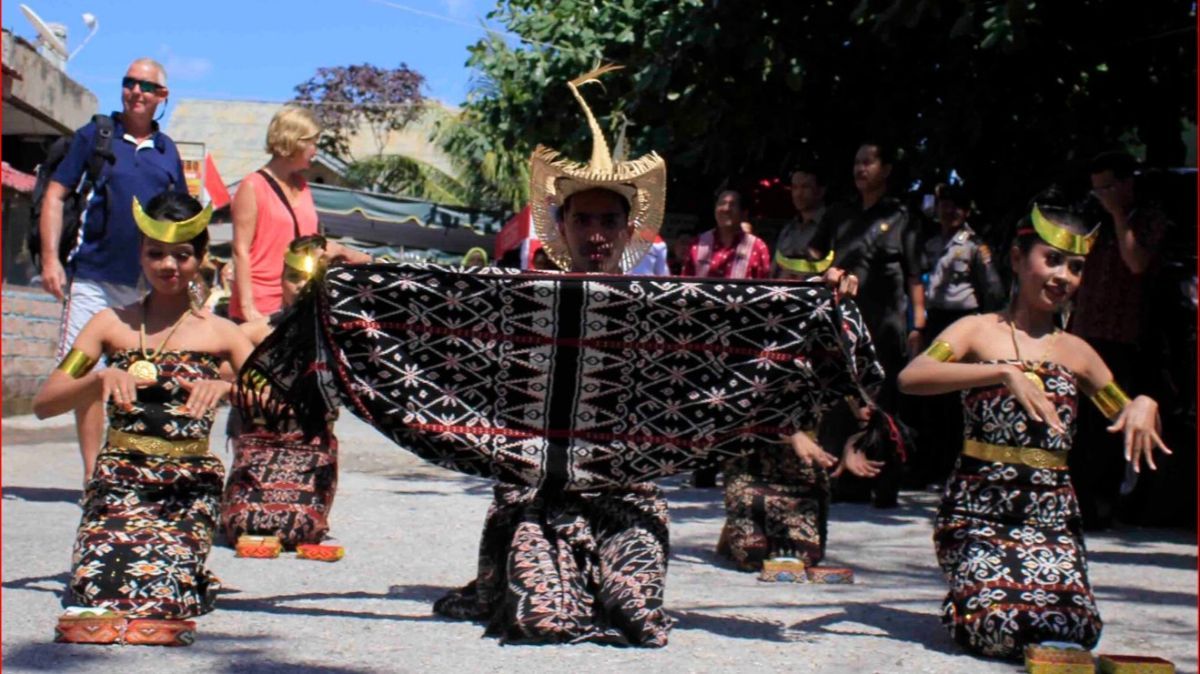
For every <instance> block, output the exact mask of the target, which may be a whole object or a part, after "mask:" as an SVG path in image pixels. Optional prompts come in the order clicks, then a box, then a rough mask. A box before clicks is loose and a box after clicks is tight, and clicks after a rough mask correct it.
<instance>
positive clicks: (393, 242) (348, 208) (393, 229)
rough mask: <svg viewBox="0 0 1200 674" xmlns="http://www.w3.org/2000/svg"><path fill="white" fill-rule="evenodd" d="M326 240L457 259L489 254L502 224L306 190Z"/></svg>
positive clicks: (433, 207) (480, 216)
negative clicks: (346, 239)
mask: <svg viewBox="0 0 1200 674" xmlns="http://www.w3.org/2000/svg"><path fill="white" fill-rule="evenodd" d="M309 187H310V188H311V189H312V195H313V202H314V203H315V204H316V207H317V216H318V218H319V219H320V222H321V225H322V227H323V228H324V231H325V233H326V234H328V235H331V236H345V237H353V238H355V239H358V240H359V241H364V242H374V243H378V244H383V245H387V246H392V247H404V248H415V249H422V250H428V249H433V250H439V251H444V252H446V253H456V254H460V255H461V254H463V253H466V252H467V251H468V250H470V249H471V248H474V247H476V246H478V247H481V248H483V249H485V250H491V249H492V244H493V242H494V240H495V238H496V234H495V233H496V232H497V231H498V230H499V229H500V226H501V225H502V224H503V221H502V220H501V219H500V218H499V217H498V216H497V215H496V214H493V213H489V212H486V211H477V210H472V209H464V208H457V207H450V206H443V205H440V204H435V203H433V202H429V201H419V200H416V199H405V198H402V197H389V196H384V195H381V194H377V193H374V192H364V191H359V190H348V189H345V188H341V187H331V186H328V185H318V184H310V185H309Z"/></svg>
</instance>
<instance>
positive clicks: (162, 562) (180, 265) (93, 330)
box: [34, 192, 251, 643]
mask: <svg viewBox="0 0 1200 674" xmlns="http://www.w3.org/2000/svg"><path fill="white" fill-rule="evenodd" d="M133 209H134V219H135V220H136V222H137V224H138V228H139V229H140V230H141V232H142V235H143V236H142V240H141V263H142V271H143V273H144V274H145V276H146V279H147V281H148V282H149V285H150V292H149V294H148V295H146V297H145V298H144V299H142V301H140V302H138V303H136V304H131V305H129V306H126V307H123V308H120V309H108V310H105V311H103V312H101V313H99V314H97V315H96V316H95V317H94V318H92V320H91V321H89V322H88V324H87V325H86V326H84V328H83V330H82V331H81V332H80V334H79V337H78V338H77V339H76V340H75V343H74V345H73V348H72V349H71V351H70V353H68V354H67V356H66V358H64V359H63V361H62V363H61V364H60V365H59V366H58V369H57V370H55V371H54V372H53V373H52V374H51V375H50V377H49V378H48V379H47V380H46V383H45V384H44V385H43V386H42V389H41V390H40V391H39V392H38V394H37V397H36V398H35V399H34V412H35V413H36V414H37V416H38V417H39V418H43V419H44V418H47V417H51V416H55V415H58V414H63V413H66V412H69V411H71V410H72V409H73V408H75V407H77V406H78V405H79V404H80V403H81V402H84V403H87V402H88V401H90V400H94V399H97V398H98V399H99V400H100V402H101V404H103V405H105V406H106V407H107V412H108V420H109V430H108V439H107V442H106V443H105V446H104V449H103V451H102V453H101V455H100V458H99V459H98V460H97V463H96V468H95V471H94V472H93V474H92V476H91V479H90V480H89V482H88V484H87V488H86V490H85V492H84V499H83V518H82V521H81V522H80V524H79V530H78V533H77V535H76V538H75V549H74V555H73V569H72V574H71V579H70V581H69V584H68V590H67V594H66V598H65V600H64V603H66V604H68V605H74V606H84V607H96V608H100V609H108V610H110V611H114V612H118V613H119V614H121V615H123V616H124V617H127V618H131V619H138V618H161V619H182V618H188V617H191V616H196V615H200V614H203V613H207V612H208V611H210V610H211V609H212V602H213V598H214V595H215V594H216V590H217V588H218V587H219V585H218V583H217V580H216V577H215V576H213V575H212V574H211V573H210V572H209V571H208V570H207V569H206V568H205V558H206V557H207V556H208V552H209V548H210V547H211V543H212V533H213V528H214V526H215V524H216V518H217V504H218V501H219V500H220V497H221V483H222V479H223V478H224V468H223V467H222V465H221V462H220V460H218V459H217V458H216V457H215V456H213V455H212V454H211V453H209V450H208V434H209V430H210V428H211V427H212V421H213V416H214V408H215V406H216V405H217V403H218V402H219V401H220V400H221V399H222V398H224V397H225V396H226V395H228V394H229V392H230V390H231V384H230V383H229V382H226V381H221V380H220V379H219V376H218V374H219V369H218V368H219V367H220V364H221V361H229V362H230V363H231V364H232V365H233V366H234V367H240V366H241V364H242V361H243V360H244V359H245V358H246V357H247V356H248V355H249V354H250V351H251V347H250V342H249V341H248V340H247V339H246V338H245V336H244V335H242V333H241V332H239V331H238V329H237V326H235V325H234V324H233V323H231V322H230V321H227V320H225V319H223V318H219V317H216V316H213V315H212V314H211V313H209V312H207V311H200V310H197V309H195V308H193V307H192V305H191V304H190V298H189V296H188V284H189V283H190V282H191V281H192V279H193V278H195V276H196V274H197V272H198V270H199V264H200V260H201V258H202V257H203V255H204V251H205V248H206V247H207V244H208V230H207V226H208V221H209V218H210V217H211V215H212V210H211V208H206V209H204V210H203V211H202V210H201V208H200V204H199V203H197V202H196V200H195V199H192V198H191V197H189V196H187V195H184V194H179V193H175V192H164V193H162V194H160V195H158V196H156V197H155V198H154V199H152V200H151V201H150V203H148V204H147V207H146V210H145V211H143V210H142V207H141V205H140V204H139V203H138V202H137V200H136V199H135V200H134V202H133ZM101 356H103V357H104V358H105V360H106V361H107V365H108V366H107V367H105V368H104V369H101V370H97V371H92V370H91V368H92V365H94V364H95V363H96V361H98V360H99V359H100V358H101ZM135 632H136V630H131V631H130V633H135ZM130 643H132V642H131V641H130Z"/></svg>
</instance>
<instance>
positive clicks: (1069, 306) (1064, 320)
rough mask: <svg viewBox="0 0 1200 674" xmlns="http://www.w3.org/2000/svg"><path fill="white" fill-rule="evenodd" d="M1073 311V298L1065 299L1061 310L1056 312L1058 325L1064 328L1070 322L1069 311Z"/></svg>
mask: <svg viewBox="0 0 1200 674" xmlns="http://www.w3.org/2000/svg"><path fill="white" fill-rule="evenodd" d="M1073 311H1075V300H1067V303H1066V304H1064V305H1063V308H1062V310H1061V311H1059V312H1058V327H1059V328H1060V329H1062V330H1066V329H1067V326H1068V325H1070V324H1071V312H1073Z"/></svg>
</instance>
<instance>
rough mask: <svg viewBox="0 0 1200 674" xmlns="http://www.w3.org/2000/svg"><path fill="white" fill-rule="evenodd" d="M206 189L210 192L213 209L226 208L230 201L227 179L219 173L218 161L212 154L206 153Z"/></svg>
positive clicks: (209, 196)
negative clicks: (226, 186) (222, 177)
mask: <svg viewBox="0 0 1200 674" xmlns="http://www.w3.org/2000/svg"><path fill="white" fill-rule="evenodd" d="M204 191H205V192H208V199H209V201H211V202H212V205H213V210H216V209H219V208H224V207H225V206H226V205H227V204H228V203H229V201H230V199H229V190H227V189H225V181H224V180H221V174H220V173H217V163H216V162H214V161H213V157H212V155H211V154H206V155H204Z"/></svg>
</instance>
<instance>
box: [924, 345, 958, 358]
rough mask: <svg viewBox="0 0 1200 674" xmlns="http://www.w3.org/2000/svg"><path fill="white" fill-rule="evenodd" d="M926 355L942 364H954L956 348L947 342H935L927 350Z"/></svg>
mask: <svg viewBox="0 0 1200 674" xmlns="http://www.w3.org/2000/svg"><path fill="white" fill-rule="evenodd" d="M925 355H926V356H929V357H930V358H932V359H934V360H936V361H938V362H941V363H951V362H954V347H952V346H950V345H949V344H947V343H946V342H934V343H933V344H930V345H929V348H928V349H925Z"/></svg>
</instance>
